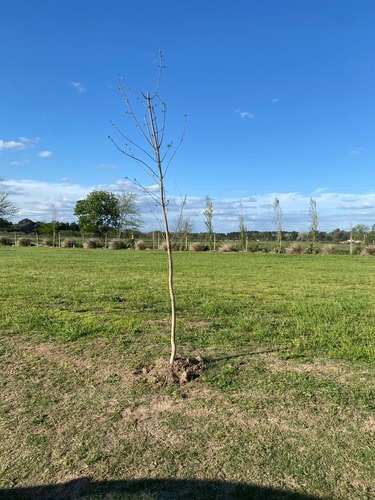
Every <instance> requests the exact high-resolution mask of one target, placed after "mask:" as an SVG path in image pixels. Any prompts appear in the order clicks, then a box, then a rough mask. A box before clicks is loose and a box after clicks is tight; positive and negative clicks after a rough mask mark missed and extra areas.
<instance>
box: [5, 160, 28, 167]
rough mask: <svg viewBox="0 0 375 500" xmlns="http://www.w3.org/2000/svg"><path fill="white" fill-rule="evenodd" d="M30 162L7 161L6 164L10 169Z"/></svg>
mask: <svg viewBox="0 0 375 500" xmlns="http://www.w3.org/2000/svg"><path fill="white" fill-rule="evenodd" d="M29 161H30V160H22V161H8V162H7V163H6V164H7V165H10V166H11V167H16V166H17V165H25V164H26V163H28V162H29Z"/></svg>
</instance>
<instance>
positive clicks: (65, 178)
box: [59, 177, 78, 184]
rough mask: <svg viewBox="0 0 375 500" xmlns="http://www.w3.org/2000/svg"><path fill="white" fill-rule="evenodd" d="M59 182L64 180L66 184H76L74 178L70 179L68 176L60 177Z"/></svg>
mask: <svg viewBox="0 0 375 500" xmlns="http://www.w3.org/2000/svg"><path fill="white" fill-rule="evenodd" d="M59 182H64V183H67V184H78V182H77V180H76V179H70V178H69V177H61V179H59Z"/></svg>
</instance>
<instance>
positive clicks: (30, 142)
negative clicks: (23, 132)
mask: <svg viewBox="0 0 375 500" xmlns="http://www.w3.org/2000/svg"><path fill="white" fill-rule="evenodd" d="M19 140H20V141H21V142H22V143H23V144H24V145H25V147H26V149H30V148H33V147H34V146H35V144H37V143H38V142H39V141H40V137H34V138H30V137H19Z"/></svg>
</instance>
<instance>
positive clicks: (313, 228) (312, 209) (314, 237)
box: [309, 198, 318, 255]
mask: <svg viewBox="0 0 375 500" xmlns="http://www.w3.org/2000/svg"><path fill="white" fill-rule="evenodd" d="M309 216H310V239H311V252H312V253H313V254H314V255H315V254H317V253H318V247H317V244H318V212H317V211H316V200H314V198H310V205H309Z"/></svg>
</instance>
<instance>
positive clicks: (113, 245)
mask: <svg viewBox="0 0 375 500" xmlns="http://www.w3.org/2000/svg"><path fill="white" fill-rule="evenodd" d="M108 248H109V249H110V250H122V249H124V248H128V245H127V244H126V243H125V242H124V240H120V239H115V240H111V241H110V242H109V245H108Z"/></svg>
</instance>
